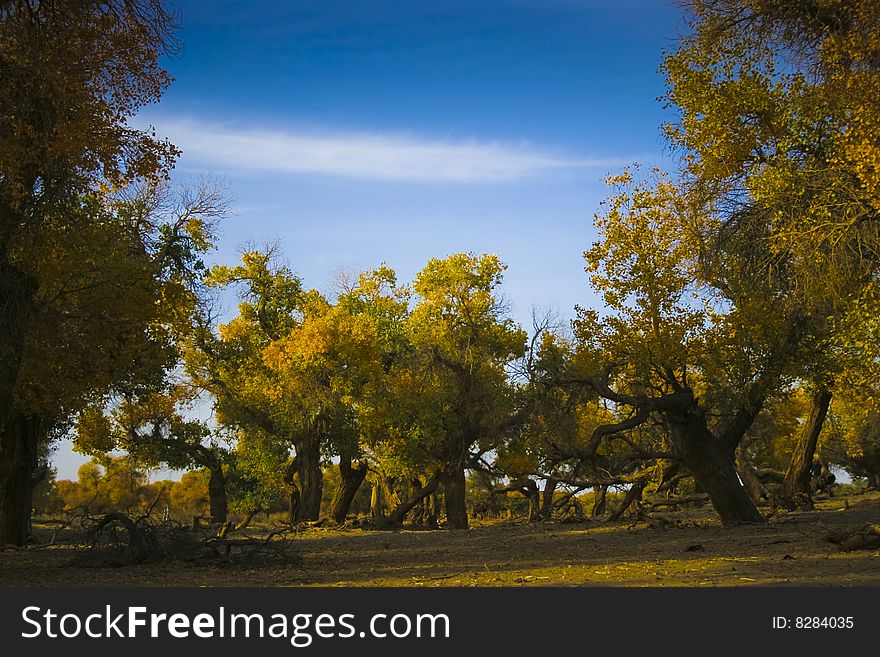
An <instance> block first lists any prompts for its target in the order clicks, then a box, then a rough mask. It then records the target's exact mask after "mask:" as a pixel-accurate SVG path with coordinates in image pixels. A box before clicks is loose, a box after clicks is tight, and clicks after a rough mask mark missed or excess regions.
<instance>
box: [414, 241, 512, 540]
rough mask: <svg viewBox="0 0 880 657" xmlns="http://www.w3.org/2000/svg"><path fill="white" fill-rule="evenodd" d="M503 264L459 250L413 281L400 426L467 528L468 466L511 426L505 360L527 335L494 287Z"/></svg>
mask: <svg viewBox="0 0 880 657" xmlns="http://www.w3.org/2000/svg"><path fill="white" fill-rule="evenodd" d="M505 268H506V267H505V265H504V264H503V263H502V262H501V260H500V259H499V258H498V256H495V255H489V254H484V255H482V256H477V255H474V254H470V253H459V254H454V255H451V256H449V257H447V258H445V259H442V260H441V259H437V258H434V259H432V260H430V261H429V262H428V264H427V265H426V266H425V268H424V269H423V270H422V271H421V272H419V274H418V275H417V276H416V279H415V282H414V283H413V290H414V292H415V294H416V295H417V302H416V305H415V307H414V308H413V311H412V314H411V315H410V316H409V319H408V322H407V324H408V331H409V336H410V338H409V339H410V341H411V344H412V355H411V357H410V358H411V360H410V362H409V364H408V365H407V367H406V371H405V372H402V374H403V376H404V378H405V379H406V381H407V386H406V387H407V389H408V393H409V394H408V395H407V397H405V398H404V400H403V401H402V404H406V403H407V402H408V403H409V405H408V408H407V410H406V415H407V417H406V418H405V421H406V420H408V422H409V426H406V425H403V426H401V425H398V431H399V435H401V436H403V437H404V438H405V440H406V443H407V444H408V445H409V448H410V449H415V450H417V451H418V452H420V453H421V454H420V459H419V460H421V461H423V462H425V463H429V464H430V466H431V467H433V468H436V473H437V475H438V476H439V478H440V480H441V481H442V484H443V490H444V500H445V505H446V521H447V523H448V526H449V527H450V528H452V529H466V528H467V527H468V517H467V506H466V503H465V482H466V480H465V470H466V469H468V468H470V467H471V463H472V460H473V459H474V458H475V457H476V456H478V455H479V454H481V453H485V452H487V451H490V450H492V449H493V448H494V447H496V446H497V445H498V444H499V443H500V442H502V441H503V440H504V439H505V438H506V436H507V435H508V433H509V432H510V430H511V428H512V427H511V418H512V417H513V415H514V411H515V398H514V393H513V388H512V385H511V382H510V378H509V376H508V366H509V365H510V364H511V363H512V362H513V361H514V360H516V359H517V358H520V357H521V356H522V355H523V354H524V353H525V348H526V334H525V331H523V330H522V329H521V328H520V327H519V326H517V325H516V323H515V322H514V321H513V320H512V319H511V318H510V317H509V316H508V314H507V308H506V306H505V304H504V301H503V299H502V298H501V297H500V295H499V292H498V288H499V286H500V284H501V280H502V275H503V272H504V269H505Z"/></svg>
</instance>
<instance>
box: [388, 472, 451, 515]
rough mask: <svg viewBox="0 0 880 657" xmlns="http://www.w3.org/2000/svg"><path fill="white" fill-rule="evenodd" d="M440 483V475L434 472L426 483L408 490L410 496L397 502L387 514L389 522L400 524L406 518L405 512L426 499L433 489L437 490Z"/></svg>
mask: <svg viewBox="0 0 880 657" xmlns="http://www.w3.org/2000/svg"><path fill="white" fill-rule="evenodd" d="M439 484H440V475H439V474H434V476H432V477H431V478H430V479H428V481H427V483H426V484H425V485H424V486H422V487H420V488H415V487H413V490H412V491H411V492H410V496H409V497H408V498H407V499H406V500H404V501H403V502H400V503H399V504H397V505H396V506H395V507H394V509H392V511H391V513H390V514H389V516H388V520H389V522H391V523H393V524H395V525H402V524H403V521H404V520H406V516H407V514H408V513H409V512H410V511H412V509H413V508H414V507H415V506H416V505H417V504H419V503H421V502H422V501H423V500H425V499H427V498H428V496H430V495H432V494H433V493H434V491H436V490H437V486H438V485H439Z"/></svg>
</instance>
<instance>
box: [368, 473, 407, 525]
mask: <svg viewBox="0 0 880 657" xmlns="http://www.w3.org/2000/svg"><path fill="white" fill-rule="evenodd" d="M404 515H406V514H404ZM370 518H372V520H373V522H374V523H378V522H381V521H382V520H384V519H385V505H384V504H383V503H382V485H381V484H380V483H379V482H378V481H374V482H373V490H372V492H371V493H370ZM401 522H403V521H402V520H401Z"/></svg>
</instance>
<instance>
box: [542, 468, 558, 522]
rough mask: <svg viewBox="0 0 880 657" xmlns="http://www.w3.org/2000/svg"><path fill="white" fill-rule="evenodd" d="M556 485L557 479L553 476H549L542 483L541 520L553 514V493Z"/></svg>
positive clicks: (547, 518) (548, 518)
mask: <svg viewBox="0 0 880 657" xmlns="http://www.w3.org/2000/svg"><path fill="white" fill-rule="evenodd" d="M558 485H559V481H557V480H556V479H555V478H553V477H550V478H549V479H548V480H547V481H546V483H545V484H544V491H543V493H542V494H541V519H542V520H550V518H551V516H552V515H553V494H554V493H555V492H556V487H557V486H558Z"/></svg>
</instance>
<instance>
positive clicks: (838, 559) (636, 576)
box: [0, 493, 880, 586]
mask: <svg viewBox="0 0 880 657" xmlns="http://www.w3.org/2000/svg"><path fill="white" fill-rule="evenodd" d="M846 505H848V508H844V507H845V506H846ZM656 518H657V519H656V520H652V521H649V522H645V521H639V522H635V523H634V522H632V521H620V522H618V523H614V524H602V523H593V522H591V523H574V524H556V523H548V524H542V525H533V526H529V525H524V524H486V525H483V526H478V527H475V528H473V529H471V530H469V531H395V532H379V531H363V530H358V529H352V530H330V529H322V528H313V529H309V530H306V531H304V532H303V533H302V534H301V535H300V538H299V541H300V544H301V546H302V551H303V556H304V560H303V564H302V565H301V566H296V567H294V566H283V567H281V566H276V567H264V568H242V567H232V568H230V567H227V568H220V567H216V566H209V565H197V564H184V563H177V562H174V563H159V564H151V565H144V566H126V567H119V568H82V567H73V566H71V565H70V556H69V554H68V553H67V552H66V551H65V550H64V549H57V548H50V549H27V550H19V551H12V550H7V551H4V552H2V553H0V584H2V585H6V586H59V585H60V586H66V585H70V586H82V585H135V586H139V585H145V586H148V585H149V586H314V585H317V586H548V585H550V586H593V585H600V586H753V585H794V586H827V585H832V586H853V585H871V586H874V585H880V551H878V550H876V549H874V550H858V551H853V552H844V551H841V550H840V549H838V547H837V546H836V545H833V544H832V543H829V542H828V541H827V536H828V531H829V530H840V529H843V528H846V527H852V528H855V527H858V526H860V525H861V524H863V523H866V522H874V523H876V522H880V493H871V494H868V495H863V496H859V497H856V498H850V499H849V500H847V502H846V503H845V502H844V500H843V499H836V500H829V501H826V502H822V503H820V505H819V509H818V510H816V511H814V512H809V513H788V514H785V515H782V516H780V517H778V518H774V519H773V520H772V521H771V522H770V523H769V524H767V525H763V526H744V527H733V528H725V527H721V526H720V525H719V524H718V523H717V521H715V520H714V519H713V518H712V514H711V511H709V510H695V511H690V512H686V513H668V514H657V515H656Z"/></svg>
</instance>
